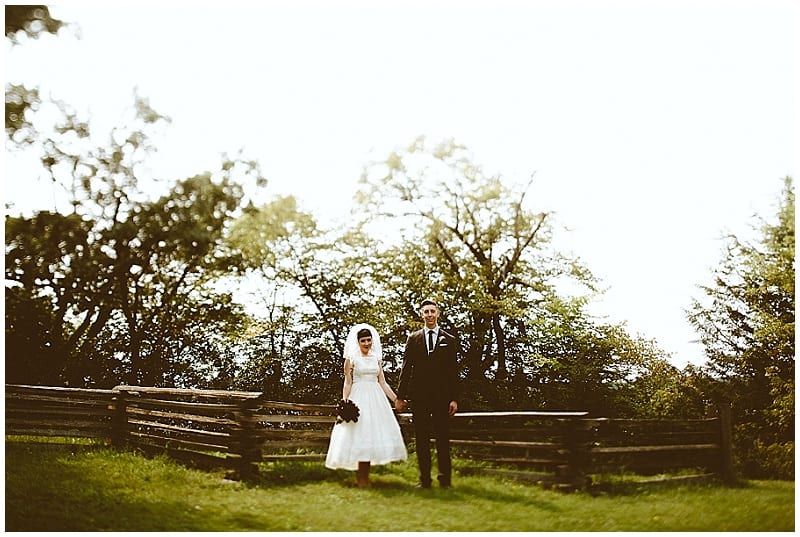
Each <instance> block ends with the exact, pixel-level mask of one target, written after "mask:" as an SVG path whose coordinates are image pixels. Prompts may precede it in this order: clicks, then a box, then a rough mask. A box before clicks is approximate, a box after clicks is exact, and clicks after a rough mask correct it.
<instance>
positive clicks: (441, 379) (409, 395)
mask: <svg viewBox="0 0 800 537" xmlns="http://www.w3.org/2000/svg"><path fill="white" fill-rule="evenodd" d="M419 313H420V316H421V317H422V320H423V321H425V327H424V328H423V329H422V330H418V331H416V332H414V333H412V334H411V335H410V336H409V337H408V341H407V342H406V348H405V352H404V353H403V366H402V368H401V370H400V383H399V384H398V386H397V400H396V401H395V408H396V409H397V411H398V412H404V411H405V410H406V406H407V402H408V400H411V403H412V406H411V416H412V420H413V422H414V436H415V438H416V448H417V462H418V463H419V476H420V477H419V484H418V485H417V487H419V488H426V489H427V488H430V487H431V442H430V439H431V436H432V435H433V436H434V438H435V439H436V455H437V462H438V470H439V475H438V479H439V486H441V487H442V488H450V486H451V469H450V423H449V418H450V417H451V416H453V415H454V414H455V413H456V411H457V410H458V403H456V381H457V380H458V358H457V353H458V341H457V340H456V338H455V337H453V336H452V335H450V334H448V333H447V332H445V331H444V330H442V329H441V328H440V327H439V324H438V321H439V315H440V314H441V311H440V309H439V305H438V304H437V303H436V302H434V301H433V300H424V301H423V302H422V304H421V305H420V310H419Z"/></svg>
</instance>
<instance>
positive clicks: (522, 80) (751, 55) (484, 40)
mask: <svg viewBox="0 0 800 537" xmlns="http://www.w3.org/2000/svg"><path fill="white" fill-rule="evenodd" d="M51 9H52V14H53V16H55V17H56V18H59V19H61V20H64V21H68V22H75V23H77V24H79V25H80V27H81V33H82V38H81V39H80V40H77V39H75V38H74V37H72V36H71V35H70V34H69V33H65V34H63V35H61V36H60V37H58V38H50V37H45V38H42V39H40V40H39V41H33V42H28V43H26V44H24V45H23V46H19V47H16V48H13V49H12V48H11V47H10V46H7V47H6V55H5V60H6V67H5V78H6V82H14V83H25V84H26V85H28V86H31V85H38V86H39V87H40V89H41V91H42V92H43V94H48V93H49V94H51V95H52V96H53V97H55V98H58V99H62V100H64V101H66V102H68V103H70V104H72V105H73V106H75V107H76V108H78V109H79V110H81V111H85V112H88V113H91V115H92V117H93V118H94V121H96V122H97V125H100V126H104V128H108V127H110V126H111V125H114V124H115V122H116V121H117V120H118V119H119V118H120V117H121V115H122V111H123V109H124V108H126V107H129V106H130V105H131V103H132V93H133V88H134V87H138V91H139V94H140V95H141V96H143V97H146V98H149V99H150V103H151V105H152V106H153V107H154V108H155V109H156V110H157V111H159V112H161V113H162V114H165V115H167V116H170V117H171V118H172V124H171V125H170V126H169V127H168V128H167V130H166V134H165V138H164V140H162V141H161V143H160V146H159V153H158V158H157V160H156V161H155V164H154V168H155V172H156V173H157V174H159V175H161V176H164V177H169V178H172V179H179V178H183V177H186V176H188V175H191V174H194V173H198V172H201V171H204V170H206V169H214V168H216V166H217V164H218V163H219V154H220V153H222V152H229V153H230V154H234V153H236V152H237V151H238V150H239V149H240V148H243V149H244V151H245V156H246V157H248V158H253V159H257V160H259V161H260V163H261V165H262V168H263V170H264V173H265V175H266V177H267V178H268V180H269V188H268V193H269V194H270V195H276V194H294V195H296V196H297V197H298V198H299V199H300V201H301V203H303V204H304V206H305V208H307V209H310V210H313V211H314V212H315V213H316V214H317V215H318V216H319V217H320V218H322V219H323V221H324V219H327V218H330V219H331V220H339V219H342V218H344V217H346V215H347V213H348V212H349V210H350V207H351V203H350V200H351V197H352V195H353V193H354V191H355V188H356V181H357V179H358V177H359V175H360V173H361V168H362V166H363V165H364V164H365V163H366V162H368V161H369V160H371V159H378V158H382V157H385V156H386V154H387V153H388V152H389V151H391V150H392V149H394V148H396V147H399V146H405V145H407V144H408V143H410V142H411V141H412V140H413V139H414V138H415V137H416V136H418V135H426V136H428V137H429V138H430V139H431V140H432V141H438V140H441V139H444V138H450V137H452V138H454V139H455V140H456V141H457V142H460V143H463V144H465V145H466V146H468V147H469V148H470V150H471V151H472V153H473V154H474V160H475V162H476V163H478V164H482V165H483V166H484V167H485V169H486V171H487V172H489V173H500V174H502V175H504V176H505V177H507V178H508V179H509V180H511V181H524V180H526V179H527V178H528V177H529V176H530V174H531V173H533V172H536V182H535V185H534V187H533V190H532V193H531V197H532V198H533V199H534V200H535V207H534V208H535V210H546V211H555V217H556V221H557V222H558V223H559V224H560V225H563V226H567V227H568V228H569V229H570V231H568V232H567V231H564V232H563V233H560V234H558V235H557V238H556V240H557V243H556V246H557V247H560V249H561V250H564V251H570V252H572V253H574V254H576V255H578V256H580V257H581V258H582V259H583V260H584V261H585V262H586V263H587V264H588V266H589V267H590V268H591V269H592V270H593V271H594V272H595V273H596V275H597V276H599V277H600V278H602V279H603V281H604V283H605V285H606V286H607V287H608V288H609V289H608V292H607V293H606V295H605V297H604V298H603V299H602V301H599V302H597V303H596V304H595V305H594V306H593V311H594V312H596V313H597V314H598V315H602V316H604V317H605V318H606V319H607V320H608V321H609V322H615V323H616V322H625V323H627V326H628V328H629V330H630V332H631V333H632V334H634V335H642V336H644V337H646V338H648V339H655V340H656V341H657V342H658V345H659V346H660V347H661V348H662V349H664V350H665V351H667V352H669V353H671V354H672V361H673V363H674V364H675V365H678V366H680V367H682V366H683V365H685V364H686V363H688V362H691V363H696V364H700V363H702V362H703V361H704V358H703V356H702V348H701V347H700V346H699V345H698V344H696V343H692V340H694V339H695V338H696V337H697V336H696V334H695V333H694V331H693V330H692V328H691V326H690V325H689V324H688V322H687V321H686V316H685V312H684V311H685V309H687V308H688V307H689V306H690V304H691V298H692V297H693V296H695V297H697V296H699V295H700V293H699V291H698V290H697V288H696V286H697V285H698V284H705V283H709V282H710V281H711V274H712V273H711V271H712V267H713V266H714V265H715V264H716V263H717V262H718V261H719V259H720V258H721V255H722V246H723V243H722V242H721V241H720V237H721V236H722V235H723V234H724V233H725V232H734V233H737V234H740V235H746V234H747V233H749V228H750V224H752V223H753V222H754V220H753V218H752V216H753V215H754V214H756V213H758V214H760V215H762V216H766V217H771V216H772V215H774V213H775V210H776V203H777V200H778V198H779V194H780V189H781V186H782V184H781V178H782V177H784V176H786V175H792V176H794V177H795V178H796V175H797V173H796V172H797V168H798V161H799V159H798V148H799V147H800V143H799V142H800V139H799V137H798V125H800V107H798V96H800V87H798V79H800V68H799V67H798V53H797V51H798V50H800V46H799V45H800V43H798V37H797V35H798V31H797V30H798V28H799V27H800V25H799V24H798V23H799V22H800V4H798V3H797V2H796V1H788V0H786V1H778V0H758V1H736V0H726V1H721V0H720V1H709V0H694V1H691V2H688V1H682V0H664V1H647V0H640V1H637V2H633V1H627V2H625V1H617V2H610V1H605V0H585V1H578V0H574V1H555V0H554V1H550V2H545V1H527V2H522V1H519V2H511V1H503V0H495V1H489V0H486V1H485V2H478V1H455V0H454V1H449V2H446V1H444V0H438V1H437V0H432V1H429V2H414V1H405V2H399V1H398V2H380V1H374V2H369V3H368V2H366V1H363V2H356V1H349V2H336V1H328V2H323V1H321V0H320V1H314V2H312V1H304V0H298V1H286V2H268V1H265V2H247V3H237V2H227V3H189V2H169V1H164V2H158V3H153V2H137V3H117V2H115V3H101V4H97V3H72V2H62V3H58V4H56V5H55V7H52V8H51ZM14 166H15V163H14V158H13V156H11V155H9V153H8V152H6V169H7V172H8V173H9V175H8V176H10V177H14V176H15V175H16V174H15V173H13V171H14V170H15V168H14ZM20 187H22V188H23V189H25V190H27V192H28V193H30V192H37V190H36V189H37V188H41V184H38V185H37V183H35V182H34V183H27V184H26V185H20V184H15V183H14V182H7V184H6V197H7V200H6V201H12V202H13V201H17V203H18V206H20V207H22V206H23V205H24V202H23V201H22V200H23V198H24V197H25V194H26V192H25V191H23V190H20ZM28 197H30V196H28ZM37 197H38V199H41V196H37Z"/></svg>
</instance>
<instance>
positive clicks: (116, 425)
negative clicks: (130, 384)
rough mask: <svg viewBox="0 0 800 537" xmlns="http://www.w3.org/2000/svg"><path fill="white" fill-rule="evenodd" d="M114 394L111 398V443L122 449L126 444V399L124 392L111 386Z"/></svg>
mask: <svg viewBox="0 0 800 537" xmlns="http://www.w3.org/2000/svg"><path fill="white" fill-rule="evenodd" d="M113 391H114V392H116V394H115V395H114V396H113V397H112V398H111V405H109V406H110V408H111V445H112V446H113V447H115V448H117V449H123V448H125V447H126V446H127V445H128V401H127V399H126V397H125V396H126V392H125V391H124V390H119V389H118V388H113Z"/></svg>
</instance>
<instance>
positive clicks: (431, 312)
mask: <svg viewBox="0 0 800 537" xmlns="http://www.w3.org/2000/svg"><path fill="white" fill-rule="evenodd" d="M419 313H420V315H421V316H422V320H423V321H425V326H426V327H427V328H433V327H435V326H436V322H437V321H438V320H439V308H437V307H436V306H434V305H433V304H425V305H424V306H422V309H421V310H419Z"/></svg>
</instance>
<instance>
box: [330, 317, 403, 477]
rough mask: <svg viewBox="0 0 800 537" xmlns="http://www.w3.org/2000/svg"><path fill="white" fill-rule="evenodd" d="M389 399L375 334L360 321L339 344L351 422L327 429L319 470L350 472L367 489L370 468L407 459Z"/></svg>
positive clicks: (344, 394)
mask: <svg viewBox="0 0 800 537" xmlns="http://www.w3.org/2000/svg"><path fill="white" fill-rule="evenodd" d="M387 397H388V398H389V400H391V401H392V403H394V401H395V400H396V399H397V396H396V395H395V393H394V391H392V388H391V387H390V386H389V385H388V384H387V383H386V379H385V378H384V376H383V350H382V348H381V340H380V337H379V336H378V332H377V331H376V330H375V328H374V327H372V326H370V325H368V324H365V323H362V324H357V325H356V326H354V327H353V328H352V329H351V330H350V333H349V334H348V336H347V341H346V343H345V346H344V386H343V387H342V399H345V400H347V399H349V400H351V401H353V402H354V403H355V404H356V405H357V406H358V408H359V410H360V415H359V418H358V420H357V421H351V422H347V421H342V422H339V423H337V424H335V425H334V426H333V431H332V433H331V440H330V445H329V446H328V454H327V457H326V459H325V466H326V467H328V468H332V469H337V468H338V469H345V470H356V471H357V474H356V483H357V485H358V486H360V487H366V486H368V485H369V470H370V465H372V464H375V465H380V464H387V463H389V462H392V461H404V460H406V459H407V458H408V454H407V453H406V446H405V443H404V442H403V436H402V434H401V433H400V426H399V425H398V423H397V419H396V418H395V416H394V412H393V411H392V407H391V406H390V404H389V401H388V400H387Z"/></svg>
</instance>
